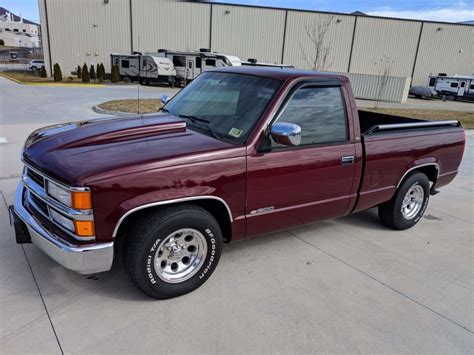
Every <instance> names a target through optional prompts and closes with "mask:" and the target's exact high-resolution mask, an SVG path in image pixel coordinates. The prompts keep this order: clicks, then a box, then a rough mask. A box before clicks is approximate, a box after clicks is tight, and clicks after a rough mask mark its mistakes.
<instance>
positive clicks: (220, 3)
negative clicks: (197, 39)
mask: <svg viewBox="0 0 474 355" xmlns="http://www.w3.org/2000/svg"><path fill="white" fill-rule="evenodd" d="M190 2H194V3H201V4H210V5H224V6H237V7H249V8H257V9H268V10H281V11H296V12H306V13H314V14H324V15H337V16H350V17H361V18H374V19H383V20H396V21H406V22H417V23H434V24H439V25H455V26H469V27H473V26H474V25H470V24H468V23H457V22H442V21H431V20H416V19H408V18H397V17H384V16H372V15H354V14H352V13H344V12H331V11H318V10H305V9H294V8H289V7H275V6H262V5H250V4H233V3H232V4H230V3H225V2H215V1H190Z"/></svg>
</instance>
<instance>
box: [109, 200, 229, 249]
mask: <svg viewBox="0 0 474 355" xmlns="http://www.w3.org/2000/svg"><path fill="white" fill-rule="evenodd" d="M179 205H195V206H199V207H202V208H204V209H205V210H206V211H207V212H209V213H210V214H211V215H212V216H213V217H214V218H215V219H216V221H217V223H219V227H220V228H221V231H222V236H223V238H224V241H225V242H230V241H231V239H232V225H231V221H230V216H229V212H228V211H227V207H226V206H225V205H224V204H223V203H222V202H220V201H218V200H213V199H202V200H193V201H184V202H178V203H172V204H169V205H159V206H153V207H149V208H144V209H142V210H138V211H136V212H133V213H131V214H130V215H128V216H127V217H126V218H125V219H124V220H123V221H122V223H121V224H120V226H119V229H118V231H117V235H116V238H117V239H118V240H120V241H122V240H123V239H125V238H126V235H128V233H127V231H128V230H129V229H130V228H132V226H133V224H134V222H135V221H136V220H137V219H139V218H140V217H142V216H143V215H146V214H150V213H156V212H158V211H161V210H163V209H166V208H167V207H170V206H179Z"/></svg>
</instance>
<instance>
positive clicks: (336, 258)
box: [0, 78, 474, 354]
mask: <svg viewBox="0 0 474 355" xmlns="http://www.w3.org/2000/svg"><path fill="white" fill-rule="evenodd" d="M134 90H136V87H133V86H123V87H118V86H117V87H106V88H90V87H88V88H81V87H51V86H22V85H18V84H14V83H12V82H10V81H7V80H5V79H3V78H0V121H1V126H0V159H1V161H0V169H1V170H0V190H1V195H2V196H0V352H1V353H4V354H12V353H28V352H30V353H31V352H33V353H48V354H54V353H61V352H64V353H111V352H121V353H160V354H161V353H177V354H180V353H205V354H211V353H221V354H233V353H247V354H269V353H282V354H283V353H316V352H332V353H463V354H468V353H472V349H473V348H474V333H473V332H474V210H473V206H474V190H473V181H474V180H473V158H474V133H473V132H472V131H471V132H468V133H467V139H468V146H467V148H466V152H465V155H464V159H463V163H462V166H461V170H460V173H459V175H458V177H457V178H456V180H455V181H454V182H453V183H452V184H451V185H449V186H447V187H445V188H443V189H442V190H441V193H440V194H438V195H436V196H434V197H432V199H431V201H430V203H429V205H428V209H427V211H426V213H425V216H424V218H423V219H422V221H421V222H420V223H419V224H418V225H417V226H416V227H414V228H413V229H411V230H408V231H403V232H395V231H392V230H388V229H386V228H384V227H383V226H381V225H380V224H379V223H378V220H377V217H376V211H375V210H369V211H365V212H362V213H358V214H356V215H352V216H348V217H345V218H340V219H337V220H331V221H324V222H320V223H317V224H313V225H309V226H301V227H298V228H295V229H291V230H288V231H283V232H278V233H274V234H271V235H268V236H264V237H261V238H257V239H252V240H247V241H243V242H238V243H235V244H230V245H226V246H225V247H224V252H223V255H222V258H221V261H220V264H219V266H218V268H217V270H216V272H215V273H214V274H213V276H212V277H211V278H210V280H209V281H208V282H207V283H206V284H205V285H204V286H203V287H201V288H200V289H198V290H196V291H195V292H193V293H191V294H188V295H186V296H183V297H179V298H176V299H172V300H167V301H156V300H152V299H150V298H148V297H147V296H144V295H143V294H142V293H141V292H139V291H138V290H137V289H135V288H134V287H133V285H132V284H131V282H130V281H129V280H128V279H127V277H126V275H125V273H124V272H123V270H122V266H121V264H120V262H118V263H116V264H114V267H113V269H112V270H111V271H110V272H107V273H101V274H97V275H92V276H84V275H78V274H75V273H73V272H70V271H68V270H66V269H64V268H62V267H61V266H59V265H58V264H56V263H55V262H54V261H52V260H51V259H49V258H48V257H47V256H45V255H44V254H43V253H41V252H40V251H39V250H38V249H37V248H36V247H35V246H34V245H31V244H29V245H23V246H20V245H17V244H15V242H14V235H13V229H12V228H11V227H10V226H9V223H8V213H7V205H9V204H11V203H12V202H13V194H14V190H15V188H16V184H17V183H18V177H19V174H20V171H21V163H20V161H19V157H20V150H21V147H22V144H23V141H24V140H25V138H26V137H27V135H28V134H29V133H30V132H31V131H32V130H34V129H36V128H38V127H41V126H45V125H48V124H52V123H58V122H65V121H70V120H82V119H89V118H95V117H99V115H98V114H96V113H94V112H93V111H92V110H91V109H90V108H91V106H93V105H94V104H97V103H100V102H103V101H107V100H111V99H115V98H130V97H133V95H134ZM174 92H175V91H172V90H170V89H168V88H142V89H141V95H142V97H157V96H159V95H160V94H161V93H167V94H173V93H174ZM1 138H4V140H1ZM2 142H3V143H2Z"/></svg>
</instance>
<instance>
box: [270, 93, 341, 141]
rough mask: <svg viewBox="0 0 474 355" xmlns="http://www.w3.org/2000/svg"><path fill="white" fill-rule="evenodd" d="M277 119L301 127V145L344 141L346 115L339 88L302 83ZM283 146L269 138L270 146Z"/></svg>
mask: <svg viewBox="0 0 474 355" xmlns="http://www.w3.org/2000/svg"><path fill="white" fill-rule="evenodd" d="M278 122H289V123H295V124H297V125H299V126H300V127H301V133H302V134H301V144H300V146H305V145H315V144H324V143H335V142H342V141H346V140H347V119H346V111H345V107H344V100H343V98H342V92H341V88H340V87H315V86H305V87H302V88H299V89H297V90H296V92H295V93H294V94H293V96H292V97H291V98H290V100H289V102H288V104H287V105H286V107H285V109H284V111H283V112H282V114H281V115H280V117H279V118H278ZM282 147H284V146H282V145H280V144H277V143H275V142H274V141H273V140H272V148H282Z"/></svg>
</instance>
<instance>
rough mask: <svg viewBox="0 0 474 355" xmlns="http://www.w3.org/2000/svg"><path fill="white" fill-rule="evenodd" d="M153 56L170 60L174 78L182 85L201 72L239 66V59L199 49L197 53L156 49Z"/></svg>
mask: <svg viewBox="0 0 474 355" xmlns="http://www.w3.org/2000/svg"><path fill="white" fill-rule="evenodd" d="M153 55H157V56H160V57H163V58H168V59H169V60H171V61H172V62H173V65H174V67H175V69H176V76H177V78H178V80H179V81H181V82H182V83H186V82H188V81H191V80H193V79H195V78H196V77H197V76H198V75H199V74H201V73H202V72H203V71H206V70H209V69H213V68H221V67H235V66H240V65H241V61H240V59H239V58H238V57H236V56H232V55H227V54H222V53H217V52H210V51H209V50H208V49H205V48H201V49H200V50H199V52H185V51H183V52H181V51H171V50H168V49H158V53H156V54H153Z"/></svg>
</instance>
